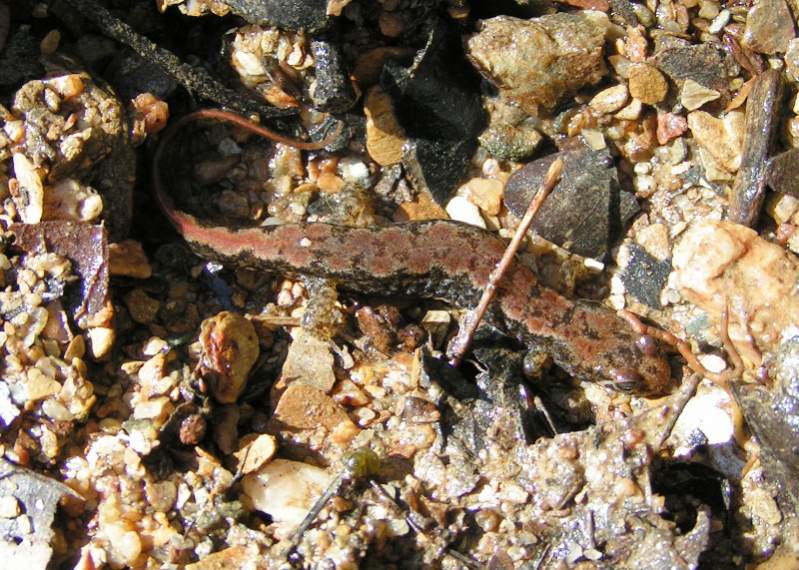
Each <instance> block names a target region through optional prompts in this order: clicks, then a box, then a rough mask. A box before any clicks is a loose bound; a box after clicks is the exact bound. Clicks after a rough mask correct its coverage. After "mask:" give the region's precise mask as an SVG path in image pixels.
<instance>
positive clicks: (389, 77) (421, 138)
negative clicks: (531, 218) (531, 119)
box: [381, 22, 486, 204]
mask: <svg viewBox="0 0 799 570" xmlns="http://www.w3.org/2000/svg"><path fill="white" fill-rule="evenodd" d="M381 83H382V86H383V89H384V90H385V91H386V93H388V94H389V96H390V97H391V99H392V103H393V105H394V111H395V113H396V116H397V120H398V121H399V123H400V125H401V126H402V128H403V129H404V131H405V134H406V136H407V137H408V141H409V142H408V144H407V145H406V148H405V152H404V156H403V159H402V160H403V165H404V166H405V168H406V170H407V172H408V175H409V177H410V179H411V182H412V183H413V185H414V186H415V187H416V189H417V190H420V191H426V192H429V193H430V194H431V195H432V197H433V198H434V199H435V200H436V201H437V202H439V203H440V204H444V203H446V202H447V201H448V199H449V198H450V195H451V194H452V192H453V191H454V190H455V185H456V184H457V182H458V181H459V180H460V179H461V178H462V177H463V175H464V173H465V171H466V168H467V166H468V164H469V159H470V158H471V156H472V153H474V151H475V149H476V148H477V136H478V135H479V134H480V133H481V132H482V131H483V129H484V128H485V125H486V116H485V112H484V111H483V107H482V104H481V101H480V95H479V85H480V79H479V77H478V76H477V74H476V73H475V72H474V70H473V69H472V68H471V67H470V66H469V65H468V63H467V62H466V60H465V58H464V56H463V50H462V47H461V45H460V38H459V37H458V35H457V34H456V33H454V32H453V31H452V30H450V29H448V28H447V26H446V25H445V24H443V23H441V22H438V23H435V24H432V29H431V31H430V33H429V34H428V38H427V43H426V45H425V46H424V48H423V49H421V50H420V51H419V52H418V53H417V54H416V57H415V58H414V62H413V63H412V64H411V66H410V67H404V66H402V65H401V64H400V63H398V62H396V61H388V62H386V64H385V67H384V70H383V73H382V75H381Z"/></svg>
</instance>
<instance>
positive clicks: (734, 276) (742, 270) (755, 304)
mask: <svg viewBox="0 0 799 570" xmlns="http://www.w3.org/2000/svg"><path fill="white" fill-rule="evenodd" d="M672 263H673V266H674V270H675V272H676V276H675V283H676V285H677V287H678V289H679V292H680V293H681V294H682V296H683V297H684V298H685V299H687V300H688V301H690V302H691V303H694V304H695V305H697V306H698V307H699V308H700V309H702V310H703V311H705V312H706V313H707V314H708V317H709V318H710V319H711V322H712V323H713V324H715V325H716V326H718V323H719V322H720V318H721V311H722V308H723V303H724V299H727V300H728V301H729V303H730V306H731V307H745V308H746V309H745V311H742V312H740V314H737V313H733V315H732V317H731V319H730V325H729V333H730V338H731V340H732V342H733V343H734V344H735V346H736V348H737V349H738V351H739V353H740V354H741V357H742V358H743V360H744V362H745V363H748V364H752V365H753V366H755V367H756V366H759V365H760V360H761V352H762V351H771V350H776V349H777V347H778V344H779V342H780V339H781V338H782V333H783V331H785V330H788V328H790V327H791V326H794V325H795V323H797V322H799V297H797V295H796V292H795V287H794V284H795V283H796V282H797V280H799V261H797V259H796V257H795V256H793V255H792V254H790V253H787V252H786V251H785V249H784V248H782V247H781V246H779V245H777V244H773V243H770V242H768V241H767V240H765V239H763V238H761V237H759V236H758V234H757V232H755V231H754V230H752V229H750V228H747V227H745V226H741V225H739V224H733V223H729V222H719V221H716V222H713V221H708V222H704V223H701V224H695V225H692V226H691V227H690V228H689V229H688V230H687V231H686V232H685V233H684V234H683V235H682V238H681V239H680V242H679V243H678V244H677V246H676V247H675V248H674V256H673V258H672ZM742 319H745V322H742V321H741V320H742ZM753 342H754V343H756V345H754V346H753Z"/></svg>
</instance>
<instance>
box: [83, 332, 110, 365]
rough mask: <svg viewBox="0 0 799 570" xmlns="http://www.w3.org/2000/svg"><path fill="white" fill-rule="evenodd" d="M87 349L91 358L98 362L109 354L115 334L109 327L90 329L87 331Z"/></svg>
mask: <svg viewBox="0 0 799 570" xmlns="http://www.w3.org/2000/svg"><path fill="white" fill-rule="evenodd" d="M87 332H88V336H89V338H88V341H89V349H90V351H91V354H92V358H94V359H95V360H100V359H101V358H104V357H105V356H106V355H108V353H109V352H111V348H112V347H113V346H114V340H116V332H115V331H114V329H112V328H110V327H91V328H90V329H89V330H88V331H87Z"/></svg>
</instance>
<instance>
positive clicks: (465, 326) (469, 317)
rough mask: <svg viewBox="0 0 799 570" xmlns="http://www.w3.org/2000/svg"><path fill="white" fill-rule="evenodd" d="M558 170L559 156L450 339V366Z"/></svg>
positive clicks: (467, 340) (455, 364) (461, 353)
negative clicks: (452, 337) (473, 303)
mask: <svg viewBox="0 0 799 570" xmlns="http://www.w3.org/2000/svg"><path fill="white" fill-rule="evenodd" d="M561 172H563V160H562V159H560V158H558V159H557V160H555V162H553V163H552V164H551V165H550V167H549V170H547V175H546V177H545V178H544V182H543V183H542V184H541V187H540V188H539V189H538V192H537V193H536V195H535V197H534V198H533V200H532V201H531V202H530V205H529V206H528V208H527V211H526V212H525V214H524V217H523V218H522V221H521V223H520V224H519V227H518V228H516V233H515V234H514V235H513V239H512V240H511V241H510V243H509V244H508V248H507V249H506V250H505V253H504V254H503V255H502V259H501V260H500V261H499V263H498V264H497V267H496V269H494V271H492V272H491V276H490V277H489V279H488V285H486V288H485V291H483V295H482V297H480V302H479V303H477V306H476V307H475V308H474V309H472V310H471V311H469V312H468V313H467V314H466V317H464V319H463V323H462V326H461V329H460V331H458V335H457V336H456V337H455V338H454V339H453V341H452V343H451V344H450V346H449V351H448V352H449V357H450V360H449V364H450V366H453V367H458V366H459V365H460V363H461V360H463V356H464V355H465V354H466V351H467V350H468V348H469V345H470V344H471V342H472V338H473V337H474V333H475V331H476V330H477V327H478V325H479V324H480V321H481V320H482V319H483V316H484V315H485V312H486V310H487V309H488V305H489V304H490V303H491V301H492V300H493V299H494V295H495V294H496V291H497V284H498V283H499V282H500V280H501V279H502V277H503V276H504V275H505V273H506V272H507V270H508V268H509V267H510V264H511V263H513V258H514V256H515V255H516V252H517V251H519V246H520V245H521V243H522V240H523V239H524V237H525V236H526V235H527V230H528V229H529V228H530V224H531V223H533V218H534V217H535V215H536V213H538V210H539V209H540V208H541V205H542V204H543V203H544V200H546V198H547V196H549V193H550V192H552V189H553V188H554V187H555V185H556V184H557V183H558V180H560V175H561Z"/></svg>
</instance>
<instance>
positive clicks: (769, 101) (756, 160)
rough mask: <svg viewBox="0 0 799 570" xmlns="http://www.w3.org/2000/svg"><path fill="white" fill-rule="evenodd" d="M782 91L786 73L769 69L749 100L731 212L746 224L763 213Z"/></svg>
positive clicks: (731, 217)
mask: <svg viewBox="0 0 799 570" xmlns="http://www.w3.org/2000/svg"><path fill="white" fill-rule="evenodd" d="M782 91H783V89H782V73H781V72H780V71H777V70H776V69H769V70H768V71H765V72H763V73H762V74H761V75H760V76H758V78H757V80H756V82H755V86H754V87H753V88H752V92H751V93H750V94H749V99H748V101H747V103H746V128H745V131H744V144H743V153H742V157H741V167H740V168H739V170H738V176H737V177H736V178H735V184H734V185H733V188H732V196H731V200H730V212H729V218H730V220H732V221H734V222H737V223H739V224H743V225H745V226H750V227H751V226H753V225H755V224H756V223H757V220H758V218H759V217H760V210H761V209H762V206H763V199H764V198H765V192H766V175H767V173H768V155H769V152H770V150H771V146H772V143H773V140H774V134H775V133H776V130H777V123H778V120H779V110H780V102H781V100H782Z"/></svg>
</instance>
